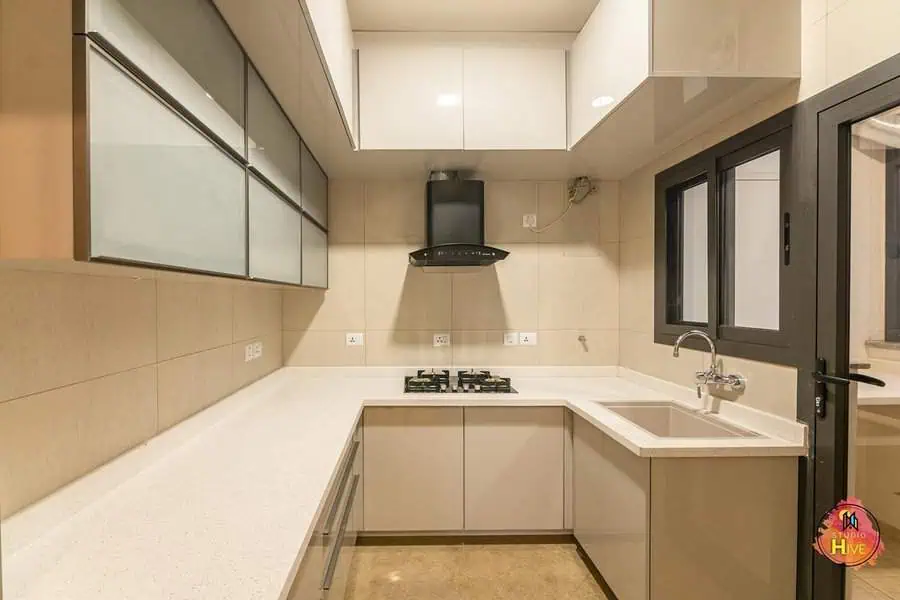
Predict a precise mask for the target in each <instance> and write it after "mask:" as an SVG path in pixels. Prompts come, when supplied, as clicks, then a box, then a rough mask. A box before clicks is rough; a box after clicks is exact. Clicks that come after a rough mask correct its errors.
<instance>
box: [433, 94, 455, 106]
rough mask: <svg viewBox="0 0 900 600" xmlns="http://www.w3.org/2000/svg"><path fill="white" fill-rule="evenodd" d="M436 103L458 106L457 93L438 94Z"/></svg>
mask: <svg viewBox="0 0 900 600" xmlns="http://www.w3.org/2000/svg"><path fill="white" fill-rule="evenodd" d="M437 105H438V106H458V105H459V94H438V97H437Z"/></svg>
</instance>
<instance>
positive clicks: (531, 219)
mask: <svg viewBox="0 0 900 600" xmlns="http://www.w3.org/2000/svg"><path fill="white" fill-rule="evenodd" d="M522 227H525V228H528V227H537V215H536V214H534V213H526V214H524V215H522Z"/></svg>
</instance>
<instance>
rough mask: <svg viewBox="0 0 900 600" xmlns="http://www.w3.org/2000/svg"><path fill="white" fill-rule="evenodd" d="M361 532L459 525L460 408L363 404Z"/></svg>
mask: <svg viewBox="0 0 900 600" xmlns="http://www.w3.org/2000/svg"><path fill="white" fill-rule="evenodd" d="M363 440H364V447H365V457H366V460H365V463H364V468H363V483H364V493H363V523H364V525H365V531H367V532H396V531H417V532H426V531H461V530H462V529H463V409H462V408H461V407H415V408H405V407H369V408H366V411H365V415H364V429H363Z"/></svg>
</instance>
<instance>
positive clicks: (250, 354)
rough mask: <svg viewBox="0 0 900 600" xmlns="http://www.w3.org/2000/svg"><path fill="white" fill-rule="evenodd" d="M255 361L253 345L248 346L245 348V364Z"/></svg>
mask: <svg viewBox="0 0 900 600" xmlns="http://www.w3.org/2000/svg"><path fill="white" fill-rule="evenodd" d="M251 360H253V344H247V345H246V346H244V362H250V361H251Z"/></svg>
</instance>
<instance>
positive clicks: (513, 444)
mask: <svg viewBox="0 0 900 600" xmlns="http://www.w3.org/2000/svg"><path fill="white" fill-rule="evenodd" d="M564 420H565V409H563V408H562V407H466V408H465V502H466V504H465V505H466V523H465V526H466V530H467V531H494V532H498V531H503V532H507V531H542V530H553V531H559V530H562V529H563V528H564V522H563V502H564V495H565V494H564V470H563V466H564V460H565V459H564V444H565V423H564Z"/></svg>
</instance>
